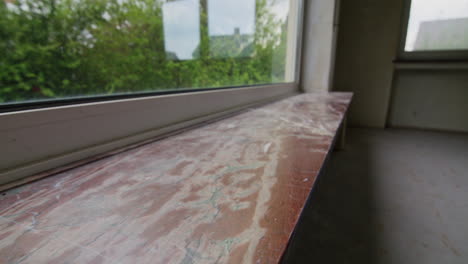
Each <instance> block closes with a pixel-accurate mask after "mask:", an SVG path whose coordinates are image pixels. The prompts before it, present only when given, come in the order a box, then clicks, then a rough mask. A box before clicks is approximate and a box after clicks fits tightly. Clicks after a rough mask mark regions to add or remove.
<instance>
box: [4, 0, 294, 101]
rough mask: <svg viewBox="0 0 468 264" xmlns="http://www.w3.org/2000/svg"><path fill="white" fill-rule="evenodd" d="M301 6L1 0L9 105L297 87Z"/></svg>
mask: <svg viewBox="0 0 468 264" xmlns="http://www.w3.org/2000/svg"><path fill="white" fill-rule="evenodd" d="M298 2H299V0H0V35H1V39H0V52H1V54H2V55H1V56H0V103H12V102H13V103H14V102H25V101H36V100H49V99H57V98H58V99H60V98H74V97H92V96H96V95H115V94H132V93H138V92H154V91H163V90H176V89H192V88H194V89H195V88H214V87H231V86H246V85H257V84H271V83H285V82H292V81H294V76H295V75H294V72H295V68H294V65H295V59H296V43H297V28H298V12H299V11H298V8H297V7H298V6H299V5H298Z"/></svg>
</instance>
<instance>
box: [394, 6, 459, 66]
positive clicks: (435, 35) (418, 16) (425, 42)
mask: <svg viewBox="0 0 468 264" xmlns="http://www.w3.org/2000/svg"><path fill="white" fill-rule="evenodd" d="M407 9H408V10H407V29H406V32H403V33H404V34H405V36H404V38H403V39H404V44H403V46H404V48H403V52H404V53H406V55H408V56H411V54H410V53H413V54H415V53H420V54H422V56H420V57H421V58H423V57H426V58H434V59H436V58H442V59H444V58H445V59H450V58H452V59H457V58H461V56H460V54H461V53H460V52H461V51H468V0H444V1H441V0H411V1H408V6H407Z"/></svg>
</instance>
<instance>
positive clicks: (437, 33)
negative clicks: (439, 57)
mask: <svg viewBox="0 0 468 264" xmlns="http://www.w3.org/2000/svg"><path fill="white" fill-rule="evenodd" d="M460 49H468V18H457V19H447V20H434V21H426V22H422V23H421V24H420V27H419V32H418V35H417V37H416V42H415V45H414V50H460Z"/></svg>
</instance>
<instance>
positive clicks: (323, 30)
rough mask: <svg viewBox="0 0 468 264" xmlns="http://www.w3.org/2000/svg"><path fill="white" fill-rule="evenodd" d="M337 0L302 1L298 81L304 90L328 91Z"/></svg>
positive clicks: (333, 47)
mask: <svg viewBox="0 0 468 264" xmlns="http://www.w3.org/2000/svg"><path fill="white" fill-rule="evenodd" d="M336 3H337V0H309V1H305V2H304V4H305V6H304V8H305V19H304V34H303V43H304V44H303V51H302V75H301V84H302V88H303V91H304V92H319V91H328V90H329V89H330V76H331V71H332V65H333V61H334V58H333V57H334V50H335V46H334V43H335V41H334V38H335V34H334V32H335V30H336V28H335V27H334V24H335V23H334V21H335V4H336Z"/></svg>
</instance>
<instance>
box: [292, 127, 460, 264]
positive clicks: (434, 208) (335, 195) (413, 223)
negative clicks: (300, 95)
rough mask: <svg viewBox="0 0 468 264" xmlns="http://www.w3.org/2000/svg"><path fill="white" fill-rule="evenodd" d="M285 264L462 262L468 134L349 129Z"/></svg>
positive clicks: (309, 207) (436, 263)
mask: <svg viewBox="0 0 468 264" xmlns="http://www.w3.org/2000/svg"><path fill="white" fill-rule="evenodd" d="M316 187H317V188H316V189H315V190H314V192H313V194H312V196H311V200H310V205H309V206H308V207H307V209H306V210H305V212H304V216H303V218H302V222H301V224H300V225H299V229H298V232H297V236H296V239H295V243H294V246H293V248H292V250H291V256H292V257H291V259H288V261H287V263H377V264H380V263H385V264H387V263H391V264H397V263H398V264H406V263H408V264H417V263H424V264H432V263H434V264H440V263H451V264H452V263H460V264H461V263H463V264H466V263H468V134H457V133H441V132H427V131H417V130H403V129H402V130H399V129H398V130H397V129H388V130H379V129H350V130H348V134H347V143H346V149H345V150H343V151H337V152H335V153H333V155H332V157H331V160H330V162H329V163H328V166H327V168H326V171H325V173H324V174H323V175H322V177H321V178H320V180H319V181H318V183H317V186H316Z"/></svg>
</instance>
